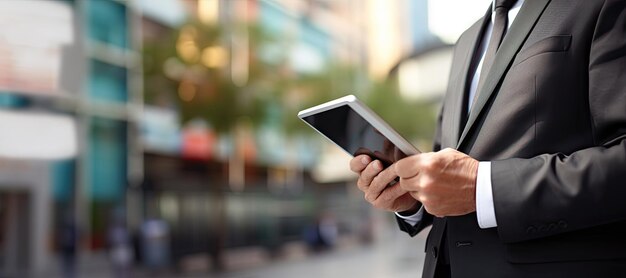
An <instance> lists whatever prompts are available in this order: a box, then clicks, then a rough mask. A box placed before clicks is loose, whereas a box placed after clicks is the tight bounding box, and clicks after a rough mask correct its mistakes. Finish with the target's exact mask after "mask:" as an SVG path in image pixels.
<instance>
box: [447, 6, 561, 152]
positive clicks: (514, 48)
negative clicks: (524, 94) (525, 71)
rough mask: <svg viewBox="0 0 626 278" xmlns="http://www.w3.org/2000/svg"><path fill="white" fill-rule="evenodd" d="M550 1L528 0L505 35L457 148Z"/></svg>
mask: <svg viewBox="0 0 626 278" xmlns="http://www.w3.org/2000/svg"><path fill="white" fill-rule="evenodd" d="M549 2H550V0H526V1H525V2H524V4H523V5H522V7H521V10H520V11H519V15H518V16H517V17H516V18H515V21H514V22H513V24H512V25H511V28H510V29H509V30H508V33H507V35H506V36H505V37H504V40H503V41H502V44H501V45H500V49H499V50H498V53H497V54H496V57H495V60H494V64H493V66H492V67H491V70H490V71H489V72H487V73H486V72H483V73H482V74H487V79H486V80H485V83H484V85H483V87H482V88H481V90H480V91H479V92H477V93H478V98H477V99H476V103H474V104H473V105H472V109H471V111H470V113H469V117H468V120H467V124H466V125H465V128H464V129H463V132H462V133H461V137H460V139H459V141H458V144H457V149H458V148H460V147H461V145H462V144H463V141H464V140H465V138H466V137H467V134H468V132H469V131H470V130H471V128H472V126H473V125H474V124H475V123H476V120H477V119H478V116H479V115H480V113H481V112H482V110H483V108H484V107H485V105H486V104H487V102H488V101H489V99H490V98H491V96H492V95H493V94H494V92H495V89H496V87H497V86H498V84H499V83H500V80H501V79H502V78H503V76H504V73H505V72H506V70H507V69H508V67H509V64H510V63H511V61H513V58H515V55H516V54H517V52H518V50H519V48H520V47H521V46H522V44H523V43H524V41H525V40H526V38H527V37H528V34H529V33H530V31H531V30H532V28H533V26H535V23H536V22H537V20H538V19H539V16H540V15H541V13H542V12H543V10H544V9H545V7H546V6H547V5H548V3H549Z"/></svg>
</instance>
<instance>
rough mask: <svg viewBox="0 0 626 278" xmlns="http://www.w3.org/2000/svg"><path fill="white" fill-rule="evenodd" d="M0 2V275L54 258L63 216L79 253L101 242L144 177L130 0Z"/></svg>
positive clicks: (33, 270)
mask: <svg viewBox="0 0 626 278" xmlns="http://www.w3.org/2000/svg"><path fill="white" fill-rule="evenodd" d="M0 6H1V7H0V14H1V16H0V17H1V18H2V22H3V24H2V26H3V27H1V28H0V29H1V30H0V33H2V35H3V38H2V39H1V40H0V76H1V77H0V91H1V94H0V105H1V106H2V109H1V110H0V112H1V113H3V115H4V116H2V117H3V118H7V117H9V116H10V119H12V122H10V123H0V126H1V127H2V128H3V129H2V133H3V136H2V138H3V139H0V148H1V149H2V150H0V165H2V166H1V167H0V223H2V224H0V276H10V277H24V276H25V275H28V274H37V273H43V272H45V271H47V270H49V267H50V265H52V264H56V263H57V261H56V260H55V258H56V257H57V256H56V255H57V254H58V253H57V252H58V251H59V250H60V249H61V245H62V244H61V241H62V240H61V239H60V238H61V236H62V234H61V231H62V230H63V228H64V227H65V226H67V225H69V226H72V227H73V229H74V230H76V234H75V235H76V236H74V237H73V238H72V239H70V240H73V241H76V242H75V243H74V246H75V247H76V248H78V249H79V250H78V253H79V254H88V253H91V252H92V251H91V250H102V249H103V248H105V246H106V243H105V242H106V240H105V239H106V229H107V225H108V224H109V222H110V221H109V220H110V218H111V217H112V215H113V211H114V210H117V209H123V208H124V207H125V202H126V191H127V188H128V187H129V186H132V184H133V183H137V182H138V181H139V180H140V179H141V173H142V163H141V160H142V156H141V155H140V154H141V151H140V149H138V147H139V145H138V144H137V141H136V140H135V138H137V134H138V125H137V124H138V120H139V116H140V113H139V111H140V109H141V106H142V99H143V98H142V96H141V94H142V91H141V84H142V83H141V67H140V63H139V62H140V55H139V53H138V52H137V49H138V48H139V46H140V45H139V43H140V40H138V39H137V38H139V37H140V36H138V34H137V33H136V31H137V30H139V29H138V28H137V23H138V21H137V12H136V10H135V9H134V8H133V6H132V5H131V4H130V2H127V1H109V0H102V1H43V0H42V1H3V2H2V3H0ZM7 138H8V139H7ZM59 150H63V151H59Z"/></svg>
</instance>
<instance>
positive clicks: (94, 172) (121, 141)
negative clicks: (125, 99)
mask: <svg viewBox="0 0 626 278" xmlns="http://www.w3.org/2000/svg"><path fill="white" fill-rule="evenodd" d="M126 150H127V140H126V123H124V122H121V121H115V120H108V119H102V118H93V120H92V124H91V127H90V129H89V156H88V159H89V181H90V183H89V184H90V185H91V190H89V192H90V194H91V196H90V197H91V198H93V200H98V201H119V200H121V198H123V194H124V189H125V188H126V184H127V175H126V174H127V157H126V153H127V151H126Z"/></svg>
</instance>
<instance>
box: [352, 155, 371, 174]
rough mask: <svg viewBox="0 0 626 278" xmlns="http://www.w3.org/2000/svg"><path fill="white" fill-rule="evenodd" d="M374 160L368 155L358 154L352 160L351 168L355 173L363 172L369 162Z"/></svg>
mask: <svg viewBox="0 0 626 278" xmlns="http://www.w3.org/2000/svg"><path fill="white" fill-rule="evenodd" d="M370 162H372V158H370V157H369V156H368V155H364V154H363V155H358V156H356V157H354V158H353V159H352V160H350V170H351V171H352V172H355V173H357V174H358V173H361V172H362V171H363V170H364V169H365V167H367V165H368V164H370Z"/></svg>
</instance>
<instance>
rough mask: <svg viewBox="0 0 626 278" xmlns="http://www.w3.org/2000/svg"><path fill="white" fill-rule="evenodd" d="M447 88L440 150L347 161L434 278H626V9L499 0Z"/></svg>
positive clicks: (607, 1) (473, 31)
mask: <svg viewBox="0 0 626 278" xmlns="http://www.w3.org/2000/svg"><path fill="white" fill-rule="evenodd" d="M451 8H453V7H451ZM449 80H450V81H449V84H448V89H447V92H446V95H445V98H444V101H443V108H442V112H441V115H440V118H439V122H438V129H437V132H436V138H435V144H434V152H431V153H423V154H418V155H414V156H409V157H407V158H404V159H402V160H399V161H397V162H395V163H394V164H393V165H392V166H390V167H388V168H383V167H382V164H381V163H380V162H379V161H377V160H373V159H372V158H370V157H368V156H363V155H361V156H357V157H355V158H354V159H353V160H352V161H351V163H350V167H351V169H352V170H353V171H354V172H357V173H359V179H358V181H357V185H358V187H359V189H360V190H362V191H363V192H364V195H365V199H366V200H367V201H368V202H370V203H371V204H372V205H373V206H375V207H377V208H380V209H385V210H389V211H394V212H396V215H397V220H398V224H399V226H400V228H401V229H402V230H403V231H405V232H407V233H409V234H410V235H411V236H414V235H415V234H417V233H418V232H420V231H421V230H422V229H424V228H425V227H427V226H429V225H432V228H431V231H430V233H429V235H428V239H427V243H426V252H427V254H426V261H425V263H424V272H423V277H626V1H625V0H517V1H515V0H513V1H506V0H505V1H501V0H495V1H493V4H492V5H491V6H490V7H489V9H488V11H487V12H486V14H485V16H484V17H483V18H482V19H481V20H479V21H478V22H477V23H475V24H474V25H473V26H471V27H470V28H469V29H468V30H467V31H465V33H463V34H462V35H461V37H460V38H459V40H458V42H457V43H456V47H455V50H454V56H453V62H452V69H451V72H450V79H449ZM397 177H399V180H400V182H399V183H397V184H394V185H392V186H389V187H388V186H387V184H389V183H391V182H392V181H393V180H394V179H396V178H397Z"/></svg>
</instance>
